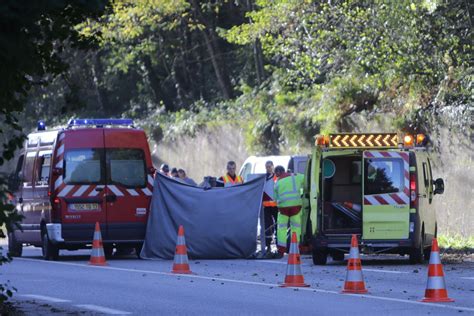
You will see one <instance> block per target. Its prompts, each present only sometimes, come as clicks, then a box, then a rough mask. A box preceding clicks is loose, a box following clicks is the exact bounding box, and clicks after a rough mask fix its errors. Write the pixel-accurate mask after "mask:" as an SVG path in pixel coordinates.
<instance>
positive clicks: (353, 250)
mask: <svg viewBox="0 0 474 316" xmlns="http://www.w3.org/2000/svg"><path fill="white" fill-rule="evenodd" d="M349 258H351V259H357V258H359V248H356V247H351V251H350V252H349Z"/></svg>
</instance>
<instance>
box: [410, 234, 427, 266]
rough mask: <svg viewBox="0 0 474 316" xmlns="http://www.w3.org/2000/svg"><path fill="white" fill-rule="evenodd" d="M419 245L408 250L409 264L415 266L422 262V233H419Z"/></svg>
mask: <svg viewBox="0 0 474 316" xmlns="http://www.w3.org/2000/svg"><path fill="white" fill-rule="evenodd" d="M419 241H420V242H419V244H418V245H416V246H415V247H413V248H412V249H411V250H410V263H411V264H417V263H423V262H424V259H425V258H424V245H425V236H424V233H423V232H422V233H421V236H420V239H419Z"/></svg>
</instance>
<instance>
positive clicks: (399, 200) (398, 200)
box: [389, 193, 405, 204]
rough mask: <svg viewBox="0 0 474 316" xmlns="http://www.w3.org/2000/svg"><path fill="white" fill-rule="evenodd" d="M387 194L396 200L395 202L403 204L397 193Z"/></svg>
mask: <svg viewBox="0 0 474 316" xmlns="http://www.w3.org/2000/svg"><path fill="white" fill-rule="evenodd" d="M389 195H390V197H391V198H392V199H393V200H394V201H395V202H397V204H405V202H404V201H403V200H402V198H401V197H400V196H399V195H398V194H396V193H391V194H389Z"/></svg>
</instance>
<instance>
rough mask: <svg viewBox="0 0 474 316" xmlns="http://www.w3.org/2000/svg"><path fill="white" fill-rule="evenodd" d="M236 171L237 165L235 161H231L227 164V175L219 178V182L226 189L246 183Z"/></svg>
mask: <svg viewBox="0 0 474 316" xmlns="http://www.w3.org/2000/svg"><path fill="white" fill-rule="evenodd" d="M236 169H237V165H236V164H235V162H234V161H229V162H228V163H227V173H226V174H225V175H223V176H222V177H220V178H219V181H220V182H222V183H224V187H231V186H234V185H237V184H242V183H244V181H243V180H242V177H241V176H239V175H237V174H236V173H235V171H236Z"/></svg>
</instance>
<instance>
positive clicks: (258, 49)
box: [253, 39, 265, 85]
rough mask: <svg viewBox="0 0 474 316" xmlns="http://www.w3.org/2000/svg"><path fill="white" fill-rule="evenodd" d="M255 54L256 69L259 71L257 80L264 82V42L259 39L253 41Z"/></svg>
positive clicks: (259, 82)
mask: <svg viewBox="0 0 474 316" xmlns="http://www.w3.org/2000/svg"><path fill="white" fill-rule="evenodd" d="M253 56H254V59H255V70H256V73H257V82H258V84H259V85H260V84H262V82H263V81H264V80H265V69H264V68H263V53H262V44H261V43H260V41H259V40H258V39H256V40H255V42H254V43H253Z"/></svg>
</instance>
